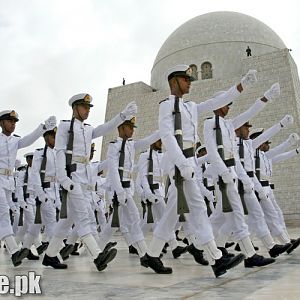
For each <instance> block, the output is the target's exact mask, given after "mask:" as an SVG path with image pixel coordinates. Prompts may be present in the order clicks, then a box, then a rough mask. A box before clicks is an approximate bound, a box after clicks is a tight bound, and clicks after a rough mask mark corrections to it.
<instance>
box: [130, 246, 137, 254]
mask: <svg viewBox="0 0 300 300" xmlns="http://www.w3.org/2000/svg"><path fill="white" fill-rule="evenodd" d="M128 252H129V253H130V254H136V255H139V253H138V251H137V250H136V248H135V247H133V246H132V245H130V246H129V247H128Z"/></svg>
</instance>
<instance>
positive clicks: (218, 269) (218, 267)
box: [211, 254, 245, 277]
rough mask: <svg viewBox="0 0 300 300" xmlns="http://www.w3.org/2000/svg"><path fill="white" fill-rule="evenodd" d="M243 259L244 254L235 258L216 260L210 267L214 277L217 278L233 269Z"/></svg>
mask: <svg viewBox="0 0 300 300" xmlns="http://www.w3.org/2000/svg"><path fill="white" fill-rule="evenodd" d="M244 259H245V256H244V254H238V255H236V256H235V257H224V256H222V257H221V258H219V259H217V260H216V261H215V264H214V265H213V266H211V267H212V269H213V271H214V274H215V276H216V277H219V276H221V275H223V274H225V273H226V272H227V270H229V269H232V268H234V267H235V266H237V265H238V264H240V263H241V262H242V261H243V260H244Z"/></svg>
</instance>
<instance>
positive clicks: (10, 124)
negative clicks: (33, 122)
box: [0, 119, 17, 134]
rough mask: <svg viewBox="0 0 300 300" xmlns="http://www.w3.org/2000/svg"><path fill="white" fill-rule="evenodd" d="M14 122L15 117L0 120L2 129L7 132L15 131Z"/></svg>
mask: <svg viewBox="0 0 300 300" xmlns="http://www.w3.org/2000/svg"><path fill="white" fill-rule="evenodd" d="M16 123H17V121H16V120H15V119H11V120H2V121H0V125H1V128H2V131H6V132H7V133H8V134H11V133H13V132H14V131H15V129H16Z"/></svg>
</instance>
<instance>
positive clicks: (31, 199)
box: [16, 166, 36, 244]
mask: <svg viewBox="0 0 300 300" xmlns="http://www.w3.org/2000/svg"><path fill="white" fill-rule="evenodd" d="M26 168H28V180H27V184H26V183H25V176H26V169H25V170H22V171H20V172H19V176H18V180H17V196H18V200H19V201H20V203H21V207H22V208H23V212H24V218H23V226H19V227H18V232H17V235H16V239H17V241H21V242H22V243H23V244H24V241H25V237H26V234H27V233H28V232H29V228H30V227H31V225H32V224H34V218H35V212H36V203H35V193H34V190H33V187H32V185H31V183H32V181H31V176H32V168H31V167H29V166H27V167H26ZM25 186H27V191H26V195H24V192H23V188H24V187H25Z"/></svg>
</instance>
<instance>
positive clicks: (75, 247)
mask: <svg viewBox="0 0 300 300" xmlns="http://www.w3.org/2000/svg"><path fill="white" fill-rule="evenodd" d="M78 246H79V243H75V245H74V248H73V251H72V252H71V253H70V254H71V255H76V256H78V255H79V252H78Z"/></svg>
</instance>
